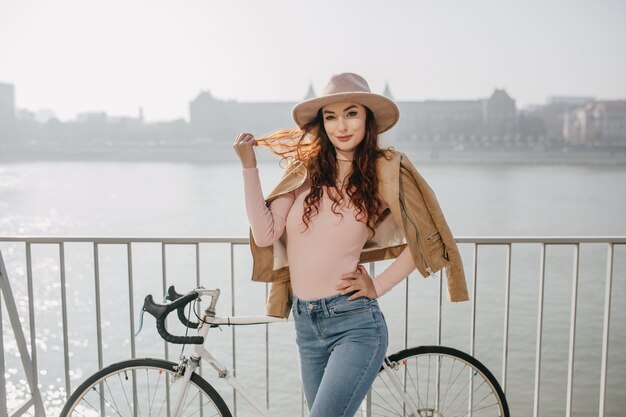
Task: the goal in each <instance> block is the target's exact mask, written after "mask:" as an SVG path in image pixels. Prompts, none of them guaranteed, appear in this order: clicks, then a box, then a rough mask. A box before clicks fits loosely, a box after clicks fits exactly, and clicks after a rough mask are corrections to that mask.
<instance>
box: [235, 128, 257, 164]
mask: <svg viewBox="0 0 626 417" xmlns="http://www.w3.org/2000/svg"><path fill="white" fill-rule="evenodd" d="M257 145H258V144H257V141H256V139H255V138H254V136H253V135H252V133H247V132H243V133H240V134H239V136H237V137H236V138H235V143H233V149H235V152H236V153H237V156H238V157H239V160H240V161H241V166H242V167H244V168H255V167H256V155H255V154H254V148H253V146H257Z"/></svg>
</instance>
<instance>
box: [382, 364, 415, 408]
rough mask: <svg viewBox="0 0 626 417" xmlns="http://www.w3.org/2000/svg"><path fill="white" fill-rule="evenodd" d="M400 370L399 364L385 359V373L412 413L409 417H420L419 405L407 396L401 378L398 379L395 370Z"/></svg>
mask: <svg viewBox="0 0 626 417" xmlns="http://www.w3.org/2000/svg"><path fill="white" fill-rule="evenodd" d="M397 369H398V363H397V362H391V361H390V360H389V359H388V358H385V360H384V361H383V371H384V373H385V375H387V378H388V379H389V381H390V382H391V385H392V386H393V387H394V388H395V389H396V391H398V393H399V394H400V396H401V397H402V399H403V400H404V404H405V406H406V407H407V408H408V410H409V411H410V412H411V413H410V414H409V417H419V411H418V407H417V404H415V403H414V402H413V399H412V398H411V397H410V396H409V395H408V394H407V392H406V391H405V390H404V388H402V382H400V378H398V375H397V372H395V370H397Z"/></svg>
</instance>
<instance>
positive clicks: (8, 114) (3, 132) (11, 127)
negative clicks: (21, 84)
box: [0, 83, 15, 141]
mask: <svg viewBox="0 0 626 417" xmlns="http://www.w3.org/2000/svg"><path fill="white" fill-rule="evenodd" d="M14 131H15V89H14V87H13V85H12V84H3V83H0V141H3V139H5V138H7V137H8V136H9V135H10V134H13V132H14Z"/></svg>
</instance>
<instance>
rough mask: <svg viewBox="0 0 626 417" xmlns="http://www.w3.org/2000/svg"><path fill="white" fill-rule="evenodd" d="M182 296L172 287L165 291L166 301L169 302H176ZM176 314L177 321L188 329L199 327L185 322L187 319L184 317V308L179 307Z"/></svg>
mask: <svg viewBox="0 0 626 417" xmlns="http://www.w3.org/2000/svg"><path fill="white" fill-rule="evenodd" d="M182 296H183V295H182V294H179V293H177V292H176V289H175V288H174V286H173V285H170V287H169V288H168V289H167V297H166V298H167V299H168V300H170V301H175V300H178V299H179V298H181V297H182ZM177 314H178V319H179V320H180V321H181V323H183V324H184V325H185V326H187V327H189V328H190V329H197V328H198V326H199V323H198V322H194V321H191V320H187V317H185V308H184V306H183V307H179V308H178V309H177Z"/></svg>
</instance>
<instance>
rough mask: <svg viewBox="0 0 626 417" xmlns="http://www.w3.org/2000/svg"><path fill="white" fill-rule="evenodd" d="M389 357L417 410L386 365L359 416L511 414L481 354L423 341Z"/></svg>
mask: <svg viewBox="0 0 626 417" xmlns="http://www.w3.org/2000/svg"><path fill="white" fill-rule="evenodd" d="M388 359H389V360H390V361H391V363H392V364H393V365H394V366H393V369H394V370H393V372H394V373H395V375H396V376H397V377H398V380H399V381H400V384H401V385H402V388H403V390H404V392H406V394H407V395H408V396H409V397H410V398H411V399H412V400H413V402H414V403H415V405H416V406H417V408H418V414H417V416H415V414H411V410H409V407H408V405H407V404H405V403H404V400H403V398H402V396H401V395H400V394H399V393H398V391H397V390H396V389H394V387H393V385H392V383H391V381H390V380H389V378H388V375H386V371H384V370H383V369H382V368H381V371H380V372H379V374H378V376H377V377H376V380H375V381H374V384H373V385H372V389H371V391H370V393H369V394H368V396H367V398H366V399H365V401H364V402H363V404H362V407H361V412H362V413H361V414H360V415H359V414H357V415H359V416H402V417H405V416H407V417H408V416H415V417H451V416H470V415H471V416H473V417H492V416H493V417H495V416H499V417H509V408H508V404H507V402H506V398H505V396H504V393H503V392H502V389H501V388H500V384H498V381H497V380H496V379H495V377H494V376H493V375H492V374H491V372H490V371H489V370H488V369H487V368H486V367H485V366H484V365H483V364H482V363H480V362H479V361H478V360H477V359H476V358H474V357H472V356H470V355H468V354H466V353H464V352H461V351H460V350H456V349H453V348H449V347H444V346H420V347H416V348H411V349H407V350H403V351H400V352H398V353H395V354H393V355H390V356H389V357H388Z"/></svg>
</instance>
